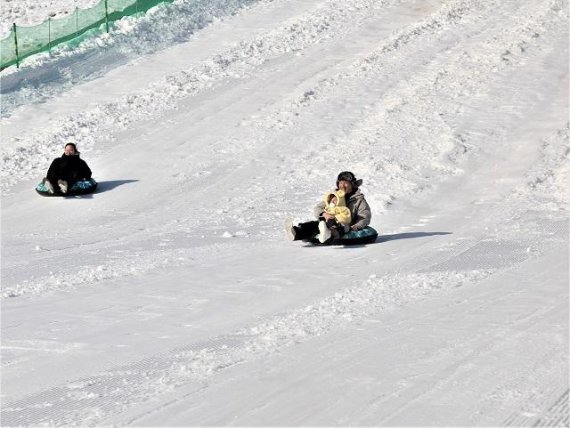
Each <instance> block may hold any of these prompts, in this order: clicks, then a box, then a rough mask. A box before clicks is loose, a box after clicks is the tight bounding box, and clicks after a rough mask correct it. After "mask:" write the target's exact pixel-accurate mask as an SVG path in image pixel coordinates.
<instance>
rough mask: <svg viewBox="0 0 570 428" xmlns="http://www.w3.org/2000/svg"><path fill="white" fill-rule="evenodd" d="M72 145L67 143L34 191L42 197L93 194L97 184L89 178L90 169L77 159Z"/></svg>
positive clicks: (81, 160) (77, 153)
mask: <svg viewBox="0 0 570 428" xmlns="http://www.w3.org/2000/svg"><path fill="white" fill-rule="evenodd" d="M79 155H80V153H79V152H78V151H77V147H76V146H75V144H73V143H67V144H66V145H65V148H64V152H63V155H61V157H59V158H56V159H54V160H53V162H52V163H51V165H50V167H49V169H48V172H47V176H46V177H45V178H44V179H43V180H42V182H41V183H40V184H38V185H37V187H36V191H37V192H38V193H39V194H40V195H44V196H73V195H83V194H86V193H91V192H94V191H95V189H96V188H97V182H96V181H95V180H94V179H93V178H91V169H90V168H89V166H88V165H87V163H86V162H85V161H84V160H83V159H81V158H80V157H79Z"/></svg>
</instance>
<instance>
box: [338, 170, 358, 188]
mask: <svg viewBox="0 0 570 428" xmlns="http://www.w3.org/2000/svg"><path fill="white" fill-rule="evenodd" d="M341 180H342V181H348V182H349V183H350V184H352V187H354V188H355V189H357V188H358V187H360V186H361V185H362V180H357V179H356V177H355V176H354V174H353V173H352V172H350V171H343V172H341V173H340V174H339V175H338V177H337V178H336V187H337V188H338V182H339V181H341Z"/></svg>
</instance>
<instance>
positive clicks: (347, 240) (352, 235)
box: [306, 226, 378, 245]
mask: <svg viewBox="0 0 570 428" xmlns="http://www.w3.org/2000/svg"><path fill="white" fill-rule="evenodd" d="M318 236H319V235H318V234H317V235H315V236H314V237H313V238H311V239H308V240H307V241H306V242H309V243H311V244H313V245H366V244H372V243H373V242H376V239H377V238H378V232H377V231H376V229H374V228H373V227H370V226H367V227H365V228H364V229H360V230H351V231H350V232H348V233H345V234H344V235H342V237H340V238H339V239H329V240H328V241H327V242H325V243H324V244H323V243H321V242H320V241H319V239H318Z"/></svg>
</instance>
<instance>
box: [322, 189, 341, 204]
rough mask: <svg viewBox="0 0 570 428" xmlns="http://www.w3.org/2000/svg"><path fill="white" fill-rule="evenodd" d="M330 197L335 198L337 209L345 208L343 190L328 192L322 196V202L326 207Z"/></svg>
mask: <svg viewBox="0 0 570 428" xmlns="http://www.w3.org/2000/svg"><path fill="white" fill-rule="evenodd" d="M332 195H334V196H336V199H337V202H336V204H335V205H336V206H337V207H345V206H346V200H345V193H344V190H340V189H338V190H334V191H330V192H328V193H326V194H325V196H323V201H325V204H326V205H328V204H329V200H330V199H331V196H332Z"/></svg>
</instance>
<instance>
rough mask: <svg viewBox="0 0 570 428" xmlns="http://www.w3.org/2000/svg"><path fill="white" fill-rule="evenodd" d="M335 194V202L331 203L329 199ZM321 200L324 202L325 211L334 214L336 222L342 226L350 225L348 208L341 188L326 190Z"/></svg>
mask: <svg viewBox="0 0 570 428" xmlns="http://www.w3.org/2000/svg"><path fill="white" fill-rule="evenodd" d="M335 196H336V199H337V200H336V203H331V199H332V198H333V197H335ZM323 202H324V203H325V212H326V213H328V214H330V215H334V218H335V220H336V221H337V223H340V224H342V225H343V226H350V222H351V220H352V217H351V214H350V210H349V209H348V207H347V206H346V201H345V199H344V191H343V190H335V191H332V192H328V193H326V194H325V196H323Z"/></svg>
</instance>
